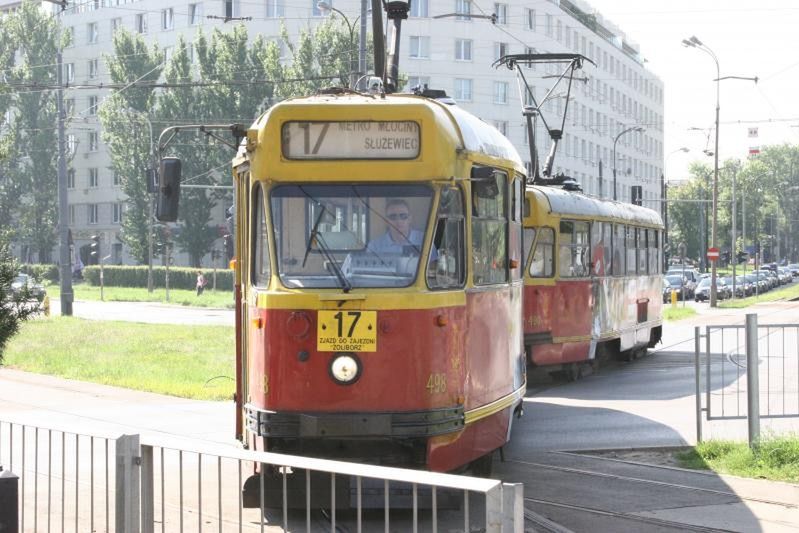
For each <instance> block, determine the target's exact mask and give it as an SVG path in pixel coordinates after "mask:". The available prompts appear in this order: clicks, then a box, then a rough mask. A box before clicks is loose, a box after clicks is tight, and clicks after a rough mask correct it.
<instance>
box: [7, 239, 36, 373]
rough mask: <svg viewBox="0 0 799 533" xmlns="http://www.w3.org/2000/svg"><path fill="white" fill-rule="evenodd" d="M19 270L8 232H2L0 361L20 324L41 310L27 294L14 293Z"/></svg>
mask: <svg viewBox="0 0 799 533" xmlns="http://www.w3.org/2000/svg"><path fill="white" fill-rule="evenodd" d="M17 272H19V265H18V264H17V262H16V260H15V259H14V257H13V256H12V255H11V252H10V250H9V236H8V233H7V232H3V233H0V363H2V362H3V352H4V351H5V347H6V345H7V344H8V341H9V340H10V339H11V337H13V336H14V335H15V334H16V333H17V332H18V331H19V327H20V324H21V323H22V322H23V321H24V320H27V319H28V318H30V317H31V316H33V315H34V314H36V313H37V312H38V311H39V308H38V306H36V305H31V304H30V303H29V302H27V301H26V300H27V296H28V295H27V294H25V292H24V291H23V292H22V293H20V294H16V295H15V294H13V293H12V291H11V283H12V282H13V281H14V277H15V276H16V275H17Z"/></svg>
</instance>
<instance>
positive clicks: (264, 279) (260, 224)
mask: <svg viewBox="0 0 799 533" xmlns="http://www.w3.org/2000/svg"><path fill="white" fill-rule="evenodd" d="M252 196H253V198H252V207H253V208H252V250H253V253H252V256H253V266H252V281H253V283H254V284H255V285H258V286H261V287H266V286H267V285H269V278H270V277H271V275H272V268H271V265H270V264H269V235H268V232H267V230H266V209H265V207H266V206H265V205H264V192H263V188H262V187H261V185H260V184H256V185H255V188H254V190H253V195H252Z"/></svg>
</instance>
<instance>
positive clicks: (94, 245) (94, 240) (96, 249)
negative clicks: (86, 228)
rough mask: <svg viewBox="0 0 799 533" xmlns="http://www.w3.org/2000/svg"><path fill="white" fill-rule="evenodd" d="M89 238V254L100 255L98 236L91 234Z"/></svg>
mask: <svg viewBox="0 0 799 533" xmlns="http://www.w3.org/2000/svg"><path fill="white" fill-rule="evenodd" d="M91 239H92V242H91V244H90V245H89V246H90V247H91V255H92V257H100V236H99V235H92V236H91Z"/></svg>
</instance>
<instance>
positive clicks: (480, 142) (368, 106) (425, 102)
mask: <svg viewBox="0 0 799 533" xmlns="http://www.w3.org/2000/svg"><path fill="white" fill-rule="evenodd" d="M312 106H314V107H316V106H341V108H340V109H341V114H340V117H341V120H350V121H359V120H379V119H382V118H383V117H382V116H380V114H378V113H376V112H377V111H378V109H377V108H381V107H382V108H385V109H389V108H394V109H397V108H400V107H404V109H403V111H402V113H401V116H402V117H403V118H404V119H405V120H414V119H417V118H423V117H430V118H433V119H434V121H435V123H436V125H437V126H438V131H439V132H440V134H441V135H445V136H449V137H451V140H450V142H451V143H452V144H453V145H454V146H455V148H456V149H459V150H466V151H469V152H473V153H476V154H481V155H484V156H487V157H490V158H500V159H504V160H507V161H510V162H511V163H512V164H513V165H515V166H516V167H517V170H518V171H519V172H523V171H524V163H523V161H522V159H521V157H520V156H519V153H518V152H517V150H516V148H515V147H514V146H513V144H512V143H511V142H510V141H509V140H508V139H507V138H506V137H505V136H504V135H503V134H502V133H500V131H499V130H497V129H496V128H495V127H494V126H492V125H491V124H488V123H486V122H484V121H483V120H481V119H480V118H478V117H476V116H474V115H472V114H471V113H469V112H468V111H466V110H464V109H462V108H460V107H458V106H457V105H451V104H447V103H444V102H441V101H439V100H435V99H431V98H428V97H424V96H418V95H414V94H390V95H386V96H385V98H382V97H375V96H370V95H362V94H322V95H315V96H307V97H300V98H291V99H288V100H284V101H282V102H280V103H278V104H276V105H274V106H272V107H271V108H270V109H269V110H268V111H267V112H266V113H264V114H263V115H262V116H261V117H259V118H258V119H257V120H256V121H255V123H254V124H253V125H252V126H251V130H253V129H254V130H263V129H265V128H266V127H267V124H269V123H270V122H272V121H273V120H274V119H277V120H278V121H285V120H308V118H305V115H306V114H307V113H306V112H305V111H304V110H310V108H311V107H312ZM350 106H357V108H359V109H363V110H364V111H363V113H358V112H357V110H356V109H353V108H349V109H346V108H347V107H350ZM331 109H335V108H331ZM335 115H336V113H335V112H332V113H330V114H327V113H326V114H325V115H324V116H319V117H318V120H331V118H333V117H335ZM397 116H400V114H398V115H397ZM366 117H368V118H366Z"/></svg>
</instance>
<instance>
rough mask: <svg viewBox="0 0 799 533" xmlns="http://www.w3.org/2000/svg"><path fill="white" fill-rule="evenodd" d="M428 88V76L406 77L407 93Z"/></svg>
mask: <svg viewBox="0 0 799 533" xmlns="http://www.w3.org/2000/svg"><path fill="white" fill-rule="evenodd" d="M429 86H430V76H408V91H411V90H413V89H414V88H417V87H418V88H419V89H424V88H425V87H429Z"/></svg>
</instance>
